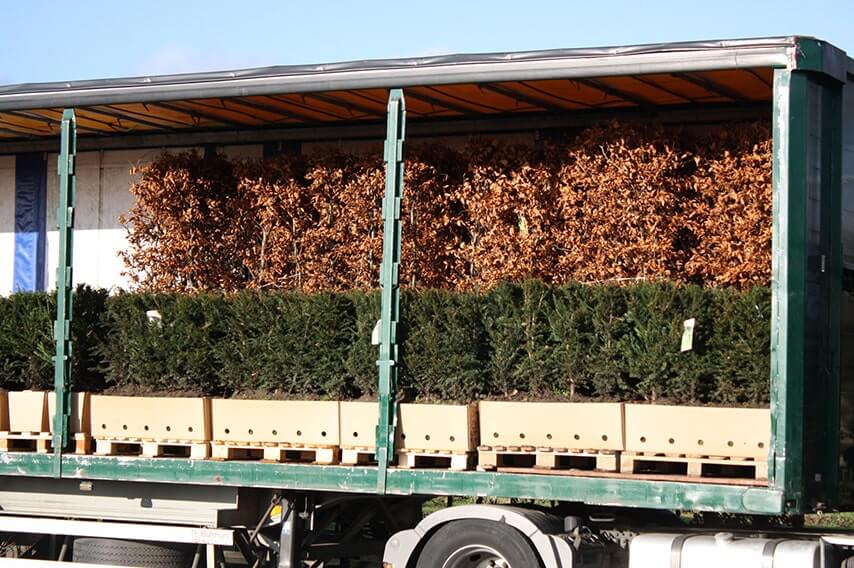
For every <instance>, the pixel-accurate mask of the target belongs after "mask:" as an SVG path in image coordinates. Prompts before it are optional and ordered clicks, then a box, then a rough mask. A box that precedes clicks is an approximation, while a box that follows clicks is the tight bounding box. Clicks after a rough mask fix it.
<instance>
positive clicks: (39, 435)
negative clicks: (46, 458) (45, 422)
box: [0, 432, 53, 454]
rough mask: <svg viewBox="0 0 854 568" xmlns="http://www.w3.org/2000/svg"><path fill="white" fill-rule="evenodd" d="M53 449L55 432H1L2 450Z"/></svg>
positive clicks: (39, 452)
mask: <svg viewBox="0 0 854 568" xmlns="http://www.w3.org/2000/svg"><path fill="white" fill-rule="evenodd" d="M51 451H53V434H51V433H50V432H0V452H35V453H37V454H46V453H49V452H51Z"/></svg>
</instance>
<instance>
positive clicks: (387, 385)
mask: <svg viewBox="0 0 854 568" xmlns="http://www.w3.org/2000/svg"><path fill="white" fill-rule="evenodd" d="M405 125H406V108H405V104H404V99H403V91H402V90H400V89H392V91H391V92H390V93H389V98H388V125H387V132H386V141H385V151H384V153H383V154H384V159H385V163H386V185H385V196H384V198H383V211H382V213H383V224H384V229H383V259H382V265H381V266H380V290H381V305H380V320H379V322H378V325H379V345H380V348H379V360H378V361H377V367H378V370H379V384H378V389H377V392H378V395H379V406H380V408H379V423H378V424H377V432H376V453H375V455H376V458H377V493H379V494H380V495H382V494H384V493H385V492H386V475H387V472H388V466H389V464H390V463H392V462H393V461H394V457H395V450H394V440H395V432H396V431H397V377H398V348H397V322H398V319H399V317H400V254H401V238H400V230H401V225H400V208H401V201H402V200H403V173H404V171H403V168H404V164H403V141H404V137H405Z"/></svg>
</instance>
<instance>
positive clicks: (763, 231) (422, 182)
mask: <svg viewBox="0 0 854 568" xmlns="http://www.w3.org/2000/svg"><path fill="white" fill-rule="evenodd" d="M406 158H407V163H406V164H407V165H406V180H405V181H406V190H405V199H404V203H403V235H404V238H403V246H404V252H403V256H402V259H403V265H402V281H403V283H404V284H405V285H406V286H410V287H420V288H439V289H446V290H475V289H489V288H492V287H494V286H495V285H497V284H498V283H499V282H501V281H505V280H511V281H518V280H521V279H525V278H537V279H540V280H543V281H545V282H548V283H555V284H562V283H567V282H573V281H576V282H588V283H589V282H601V281H618V282H619V281H634V280H652V281H654V280H668V281H674V282H682V283H691V284H697V285H701V286H707V287H708V286H734V287H738V288H741V289H747V288H750V287H752V286H757V285H768V283H769V281H770V265H771V260H770V259H771V137H770V133H769V131H768V128H767V126H766V125H764V124H760V123H740V124H727V125H721V126H705V127H702V128H701V127H695V128H692V129H675V128H664V127H661V126H655V125H636V124H620V123H611V124H606V125H602V126H597V127H592V128H589V129H586V130H584V131H582V132H580V133H579V134H578V135H577V136H575V137H574V138H572V139H571V140H569V141H567V142H561V143H556V142H548V141H546V142H542V143H539V144H537V145H535V146H526V145H519V144H511V143H507V142H500V141H495V140H485V139H475V140H471V141H469V142H468V143H466V144H465V145H462V146H460V147H448V146H437V145H421V146H418V145H411V146H409V147H408V149H407V153H406ZM383 184H384V177H383V167H382V161H381V157H380V156H379V155H377V154H370V155H359V156H357V155H351V154H345V153H342V152H341V151H339V150H328V151H325V152H323V151H322V152H317V153H313V154H311V155H308V156H280V157H276V158H272V159H263V160H250V161H231V160H229V159H227V158H226V157H224V156H220V155H208V156H201V155H199V154H196V153H193V152H188V153H181V154H163V155H161V156H160V157H159V158H158V159H157V160H155V162H154V163H153V164H151V165H149V166H147V167H146V168H144V169H143V170H142V171H141V172H140V178H139V180H138V182H137V183H135V184H134V186H133V187H132V192H133V194H134V195H135V196H136V203H135V205H134V206H133V208H132V209H131V211H130V212H129V214H128V215H127V216H126V218H125V219H124V222H125V224H126V226H127V227H128V230H129V241H130V247H129V250H128V252H127V254H126V255H125V260H126V263H127V265H128V273H129V274H130V275H131V276H132V277H134V278H135V279H136V283H137V284H138V285H139V286H140V287H141V288H143V289H146V290H150V291H206V290H211V291H216V290H221V291H235V290H242V289H247V288H249V289H266V288H276V289H290V290H299V291H306V292H317V291H347V290H356V289H369V288H372V287H375V286H376V284H377V277H378V274H379V264H380V261H381V247H382V218H381V208H380V203H381V198H382V192H383Z"/></svg>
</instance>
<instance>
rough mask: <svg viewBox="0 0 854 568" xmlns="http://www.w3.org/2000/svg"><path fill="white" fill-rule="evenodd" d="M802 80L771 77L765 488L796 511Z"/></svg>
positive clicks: (784, 74)
mask: <svg viewBox="0 0 854 568" xmlns="http://www.w3.org/2000/svg"><path fill="white" fill-rule="evenodd" d="M806 98H807V78H806V77H805V76H804V75H803V74H801V73H796V72H792V71H790V70H789V69H776V70H775V71H774V124H773V128H774V152H773V156H774V158H773V159H774V170H773V188H774V189H773V191H774V196H773V213H772V216H773V237H772V258H771V272H772V277H771V282H772V293H773V302H772V306H771V448H770V452H769V453H770V456H769V457H770V461H769V477H770V482H771V485H772V486H773V487H775V488H777V489H781V490H783V491H784V493H785V495H786V497H787V499H788V506H789V507H790V508H791V509H792V510H795V511H796V510H797V509H799V508H800V507H801V506H802V503H801V498H802V494H803V453H804V452H803V450H804V439H803V432H804V350H805V340H806V337H805V332H806V330H805V310H806V305H805V287H806V268H807V267H806V248H805V247H806V245H805V243H806V219H805V217H806V215H805V210H806V159H805V158H806Z"/></svg>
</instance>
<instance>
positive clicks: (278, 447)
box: [211, 441, 338, 465]
mask: <svg viewBox="0 0 854 568" xmlns="http://www.w3.org/2000/svg"><path fill="white" fill-rule="evenodd" d="M211 459H215V460H223V461H230V460H261V461H266V462H278V463H281V462H285V463H287V462H292V463H314V464H319V465H333V464H337V463H338V448H337V447H313V446H297V445H294V444H257V443H248V444H240V443H237V442H231V441H229V442H220V441H215V442H211Z"/></svg>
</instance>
